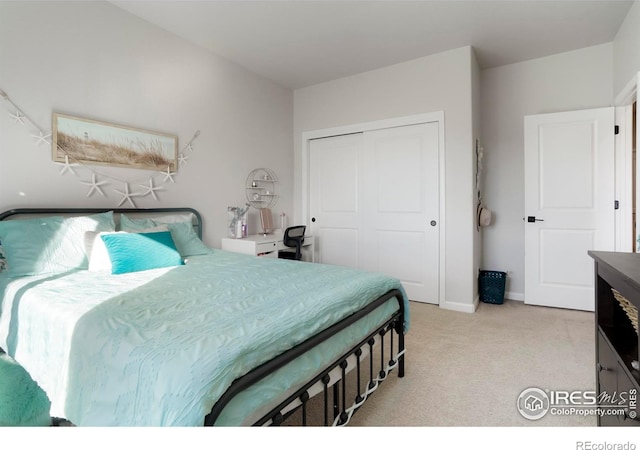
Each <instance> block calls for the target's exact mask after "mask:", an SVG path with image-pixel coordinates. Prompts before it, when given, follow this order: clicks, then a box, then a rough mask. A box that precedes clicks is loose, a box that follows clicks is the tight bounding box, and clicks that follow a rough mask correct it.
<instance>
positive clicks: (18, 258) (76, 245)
mask: <svg viewBox="0 0 640 450" xmlns="http://www.w3.org/2000/svg"><path fill="white" fill-rule="evenodd" d="M114 230H115V223H114V221H113V211H108V212H105V213H100V214H93V215H90V216H79V217H62V216H49V217H41V218H36V219H21V220H6V221H0V241H2V246H3V248H4V256H5V258H6V261H7V269H6V273H7V275H8V276H9V277H13V278H15V277H21V276H26V275H40V274H49V273H51V274H53V273H62V272H68V271H71V270H77V269H87V268H88V267H89V258H88V256H87V252H86V249H85V241H84V238H85V234H86V233H87V232H90V231H114Z"/></svg>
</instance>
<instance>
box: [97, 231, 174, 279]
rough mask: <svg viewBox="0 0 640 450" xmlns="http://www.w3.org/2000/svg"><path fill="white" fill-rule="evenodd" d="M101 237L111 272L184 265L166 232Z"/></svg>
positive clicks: (169, 233) (169, 235)
mask: <svg viewBox="0 0 640 450" xmlns="http://www.w3.org/2000/svg"><path fill="white" fill-rule="evenodd" d="M101 238H102V240H103V242H104V245H105V246H106V247H107V252H108V253H109V259H110V260H111V273H112V274H122V273H129V272H139V271H142V270H150V269H159V268H161V267H173V266H180V265H182V264H184V263H183V261H182V257H181V256H180V253H179V252H178V250H177V249H176V246H175V243H174V242H173V238H172V237H171V232H169V231H158V232H154V233H114V234H105V235H102V236H101Z"/></svg>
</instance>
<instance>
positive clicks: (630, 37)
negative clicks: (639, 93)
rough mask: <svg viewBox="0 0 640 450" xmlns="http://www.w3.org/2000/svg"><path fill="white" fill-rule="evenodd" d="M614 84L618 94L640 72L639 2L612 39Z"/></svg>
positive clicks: (614, 90) (615, 91) (634, 5)
mask: <svg viewBox="0 0 640 450" xmlns="http://www.w3.org/2000/svg"><path fill="white" fill-rule="evenodd" d="M613 48H614V53H613V55H614V60H613V61H614V85H613V92H614V94H615V95H618V94H619V93H621V92H622V90H623V89H624V88H625V87H626V86H627V84H628V83H629V82H630V81H631V80H636V78H637V76H638V72H640V2H638V1H636V2H634V3H633V5H632V6H631V9H630V10H629V12H628V13H627V16H626V17H625V19H624V22H623V23H622V25H621V26H620V29H619V30H618V33H617V34H616V38H615V40H614V46H613Z"/></svg>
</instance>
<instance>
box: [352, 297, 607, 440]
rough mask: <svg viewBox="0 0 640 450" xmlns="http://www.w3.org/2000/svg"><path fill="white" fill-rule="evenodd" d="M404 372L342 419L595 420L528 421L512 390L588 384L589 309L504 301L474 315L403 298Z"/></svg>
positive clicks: (588, 421) (572, 418)
mask: <svg viewBox="0 0 640 450" xmlns="http://www.w3.org/2000/svg"><path fill="white" fill-rule="evenodd" d="M410 308H411V328H410V330H409V333H408V334H407V336H406V347H407V353H406V372H405V377H404V378H398V377H397V373H396V372H395V371H394V372H392V374H391V376H390V377H389V378H388V379H387V380H385V381H384V382H383V383H382V384H381V386H380V388H379V389H378V390H377V391H376V392H375V393H374V394H373V395H372V396H371V397H370V398H369V400H368V401H367V402H366V403H365V404H364V405H363V406H362V407H361V408H360V410H358V411H357V412H356V414H355V415H354V416H353V417H352V418H351V420H350V422H349V426H373V427H381V426H413V427H426V426H437V427H448V426H457V427H485V426H486V427H489V426H492V427H503V426H514V427H527V426H544V427H553V426H563V427H571V426H595V425H596V418H595V417H594V416H581V415H576V414H570V415H552V414H547V415H546V416H545V417H543V418H541V419H539V420H536V421H532V420H529V419H526V418H524V417H523V416H522V415H521V414H520V413H519V412H518V410H517V407H516V403H517V399H518V396H519V395H520V393H521V392H522V391H523V390H524V389H526V388H529V387H538V388H540V389H543V390H554V391H557V390H568V391H576V390H590V391H593V390H595V348H594V345H595V344H594V341H595V337H594V333H595V325H594V314H593V313H590V312H583V311H573V310H564V309H556V308H546V307H538V306H529V305H525V304H523V303H522V302H517V301H509V300H507V301H505V302H504V304H501V305H493V304H485V303H481V304H480V305H479V307H478V310H477V312H476V313H474V314H469V313H462V312H454V311H449V310H444V309H440V308H439V307H437V306H435V305H428V304H421V303H416V302H411V306H410Z"/></svg>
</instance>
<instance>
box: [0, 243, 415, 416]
mask: <svg viewBox="0 0 640 450" xmlns="http://www.w3.org/2000/svg"><path fill="white" fill-rule="evenodd" d="M392 289H399V290H400V291H401V292H403V291H402V286H401V284H400V282H399V281H397V280H396V279H394V278H390V277H387V276H384V275H381V274H375V273H367V272H359V271H355V270H352V269H347V268H342V267H337V266H330V265H322V264H311V263H301V262H297V261H287V260H273V259H268V260H265V259H262V258H256V257H252V256H246V255H240V254H236V253H230V252H225V251H221V250H215V251H214V252H213V253H212V254H210V255H202V256H195V257H191V258H189V259H188V261H187V264H186V265H184V266H177V267H172V268H164V269H153V270H146V271H142V272H134V273H128V274H122V275H110V274H103V273H98V272H91V271H87V270H79V271H74V272H68V273H64V274H58V275H52V276H43V275H40V276H29V277H21V278H16V279H8V278H2V277H0V292H2V293H3V297H2V303H1V304H0V307H1V310H0V347H2V348H3V349H5V350H6V351H7V353H8V354H9V355H10V356H12V357H14V358H15V359H16V360H17V361H18V362H19V363H21V364H22V365H23V367H25V368H26V369H27V371H29V373H30V374H31V376H32V377H33V378H34V379H35V380H36V381H37V382H38V383H39V384H40V385H41V386H42V387H43V389H44V390H45V391H46V392H47V394H48V396H49V398H50V400H51V402H52V415H54V416H59V417H65V418H67V419H69V420H71V421H72V422H74V423H75V424H77V425H79V426H200V425H202V424H203V420H204V416H205V415H206V414H207V413H208V412H209V411H210V409H211V407H212V405H213V404H214V403H215V402H216V400H217V399H218V398H219V397H220V396H221V395H222V394H223V393H224V392H225V390H226V389H227V388H228V387H229V386H230V384H231V383H232V382H233V381H234V380H235V379H236V378H238V377H240V376H241V375H244V374H245V373H247V372H248V371H249V370H251V369H252V368H254V367H256V366H258V365H259V364H261V363H263V362H265V361H267V360H269V359H272V358H273V357H275V356H277V355H278V354H280V353H282V352H283V351H285V350H287V349H288V348H290V347H292V346H294V345H296V344H298V343H300V342H302V341H304V340H305V339H306V338H308V337H310V336H312V335H314V334H316V333H318V332H319V331H321V330H323V329H325V328H327V327H328V326H330V325H331V324H333V323H335V322H336V321H338V320H340V319H342V318H344V317H346V316H347V315H349V314H351V313H353V312H355V311H356V310H358V309H360V308H362V307H363V306H364V305H366V304H367V303H369V302H370V301H372V300H374V299H375V298H378V297H379V296H381V295H383V294H385V293H386V292H388V291H389V290H392ZM402 301H403V302H405V309H404V310H405V321H406V325H405V328H406V327H408V311H409V308H408V306H407V305H406V301H407V300H406V296H403V299H402ZM396 309H397V301H395V300H389V301H388V302H387V303H386V304H384V305H383V306H382V307H380V308H378V309H377V310H376V315H372V316H371V317H367V318H365V319H362V320H361V321H359V322H357V323H356V324H354V325H353V326H351V327H350V328H348V329H346V330H343V332H341V333H340V334H339V335H336V336H335V337H333V338H331V339H332V340H331V341H330V342H329V341H327V342H325V344H323V345H322V346H321V347H319V348H318V349H316V351H314V352H312V353H309V354H306V355H303V357H301V358H300V359H299V360H296V361H294V362H292V363H290V364H289V365H288V366H287V367H285V368H283V369H280V371H279V372H278V373H276V374H274V375H272V376H270V377H268V378H267V379H265V380H263V381H262V382H261V383H260V385H259V386H254V387H252V388H251V390H249V391H247V392H245V393H243V394H240V395H239V396H237V397H236V399H234V401H233V402H232V403H231V404H230V405H229V406H228V407H227V408H225V410H224V411H223V413H222V414H221V416H220V419H219V421H218V422H217V423H216V424H221V425H241V424H246V423H245V422H246V420H247V417H250V416H251V414H250V412H253V413H255V412H256V411H259V410H260V408H261V407H262V406H263V405H265V404H267V403H269V402H270V401H272V400H273V399H274V398H276V397H277V396H278V395H281V394H282V392H284V391H286V390H288V389H291V388H292V387H295V386H297V385H299V384H300V383H302V382H303V381H304V380H306V379H308V378H309V377H310V376H311V375H312V374H313V371H316V370H317V368H319V367H323V365H326V364H327V363H328V362H329V361H332V360H333V359H335V357H337V356H339V355H338V353H340V352H341V351H342V349H343V348H344V347H345V346H352V345H353V344H352V343H353V342H354V340H356V339H355V338H356V337H357V336H362V335H363V333H364V332H365V331H366V330H369V329H373V328H374V327H375V326H377V324H379V323H382V321H384V319H385V318H386V317H388V316H389V315H390V314H391V311H393V310H396Z"/></svg>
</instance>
